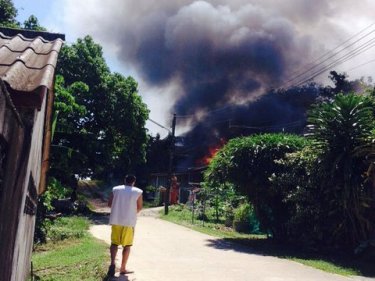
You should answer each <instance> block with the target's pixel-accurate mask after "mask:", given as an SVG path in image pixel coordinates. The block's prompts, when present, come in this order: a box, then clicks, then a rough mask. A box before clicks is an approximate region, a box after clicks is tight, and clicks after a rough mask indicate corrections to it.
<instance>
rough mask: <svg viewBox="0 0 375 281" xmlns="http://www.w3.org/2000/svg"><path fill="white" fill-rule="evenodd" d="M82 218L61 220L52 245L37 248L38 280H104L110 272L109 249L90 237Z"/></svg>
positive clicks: (34, 255) (35, 261)
mask: <svg viewBox="0 0 375 281" xmlns="http://www.w3.org/2000/svg"><path fill="white" fill-rule="evenodd" d="M89 224H90V222H89V221H88V220H87V219H85V218H82V217H67V218H62V219H60V220H59V221H58V222H57V223H56V224H55V225H54V226H53V227H52V228H51V229H50V232H49V233H50V234H49V235H51V236H50V239H51V240H50V241H49V242H48V243H47V244H42V245H37V246H36V248H35V251H34V253H33V256H32V262H33V272H34V276H35V280H43V281H44V280H46V281H47V280H54V281H81V280H87V281H90V280H92V281H94V280H96V281H97V280H102V279H103V278H104V277H105V275H106V271H107V268H108V262H109V260H108V246H107V245H106V244H105V243H104V242H101V241H99V240H97V239H95V238H93V237H92V236H91V235H90V234H89V233H88V231H87V230H88V226H89Z"/></svg>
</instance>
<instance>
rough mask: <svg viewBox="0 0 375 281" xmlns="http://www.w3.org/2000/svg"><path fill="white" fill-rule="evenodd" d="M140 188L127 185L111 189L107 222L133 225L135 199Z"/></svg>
mask: <svg viewBox="0 0 375 281" xmlns="http://www.w3.org/2000/svg"><path fill="white" fill-rule="evenodd" d="M142 192H143V191H142V190H141V189H139V188H137V187H134V186H128V185H119V186H115V187H114V188H113V189H112V193H113V200H112V207H111V215H110V217H109V224H111V225H122V226H132V227H134V226H135V224H136V222H137V200H138V197H139V196H141V194H142Z"/></svg>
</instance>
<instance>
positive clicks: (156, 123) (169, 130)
mask: <svg viewBox="0 0 375 281" xmlns="http://www.w3.org/2000/svg"><path fill="white" fill-rule="evenodd" d="M148 120H149V121H151V122H152V123H154V124H155V125H158V126H159V127H161V128H163V129H165V130H167V131H168V132H171V129H168V128H167V127H165V126H163V125H161V124H159V123H158V122H156V121H154V120H152V119H151V118H148Z"/></svg>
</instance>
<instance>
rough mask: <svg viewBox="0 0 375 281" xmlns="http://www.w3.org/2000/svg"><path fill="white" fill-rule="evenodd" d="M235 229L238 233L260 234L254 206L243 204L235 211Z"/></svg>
mask: <svg viewBox="0 0 375 281" xmlns="http://www.w3.org/2000/svg"><path fill="white" fill-rule="evenodd" d="M233 228H234V230H236V231H238V232H245V233H259V221H258V220H257V218H256V216H255V212H254V207H253V206H252V205H250V204H249V203H243V204H241V205H239V206H238V208H236V209H234V217H233Z"/></svg>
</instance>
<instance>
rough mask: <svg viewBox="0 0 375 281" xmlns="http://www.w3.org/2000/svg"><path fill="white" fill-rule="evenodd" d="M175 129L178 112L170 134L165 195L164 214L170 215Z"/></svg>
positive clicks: (174, 115) (174, 116) (174, 117)
mask: <svg viewBox="0 0 375 281" xmlns="http://www.w3.org/2000/svg"><path fill="white" fill-rule="evenodd" d="M175 131H176V113H175V114H173V120H172V132H171V134H170V137H171V143H170V148H169V166H168V184H167V190H166V191H165V195H164V214H165V215H168V206H169V194H170V190H171V184H172V170H173V156H174V138H175Z"/></svg>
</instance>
